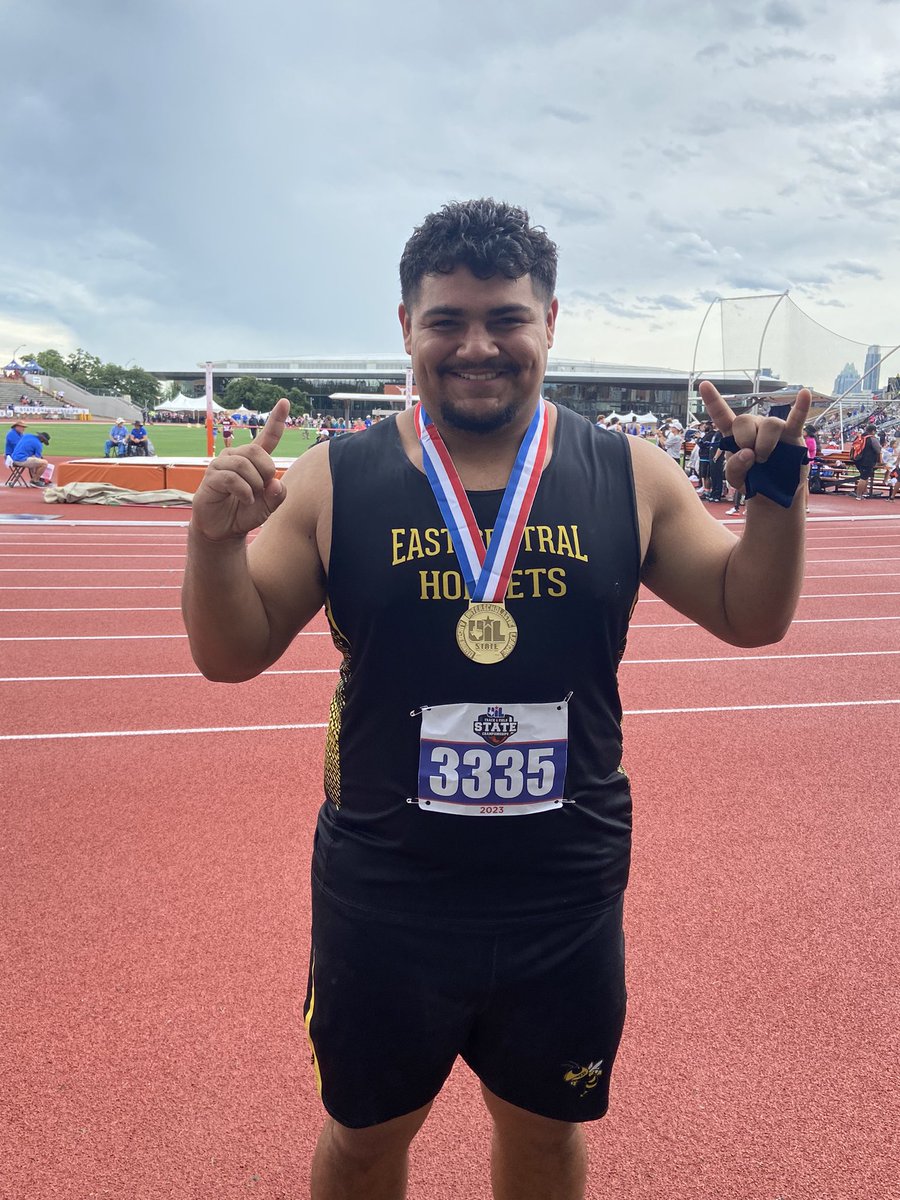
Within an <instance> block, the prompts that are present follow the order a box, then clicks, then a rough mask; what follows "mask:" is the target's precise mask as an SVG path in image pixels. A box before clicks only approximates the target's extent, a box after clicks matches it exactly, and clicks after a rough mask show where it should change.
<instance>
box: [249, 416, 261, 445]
mask: <svg viewBox="0 0 900 1200" xmlns="http://www.w3.org/2000/svg"><path fill="white" fill-rule="evenodd" d="M248 426H249V429H250V436H251V438H253V439H254V440H255V439H256V435H257V434H258V433H259V417H258V416H257V415H256V413H253V415H252V416H251V417H250V421H249V423H248Z"/></svg>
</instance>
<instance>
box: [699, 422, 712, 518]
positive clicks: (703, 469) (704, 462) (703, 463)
mask: <svg viewBox="0 0 900 1200" xmlns="http://www.w3.org/2000/svg"><path fill="white" fill-rule="evenodd" d="M700 429H701V434H702V436H701V438H700V442H699V444H698V449H699V454H698V456H697V464H698V472H697V473H698V474H699V476H700V499H701V500H710V499H711V498H712V456H713V443H714V442H715V440H716V431H715V429H713V427H712V422H710V421H704V422H703V423H702V424H701V426H700Z"/></svg>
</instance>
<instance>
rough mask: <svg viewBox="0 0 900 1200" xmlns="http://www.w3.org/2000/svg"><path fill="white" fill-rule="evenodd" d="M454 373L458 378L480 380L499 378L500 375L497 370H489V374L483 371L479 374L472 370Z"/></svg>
mask: <svg viewBox="0 0 900 1200" xmlns="http://www.w3.org/2000/svg"><path fill="white" fill-rule="evenodd" d="M456 374H457V375H458V376H459V377H460V379H477V380H480V381H482V382H483V381H485V380H490V379H499V377H500V372H499V371H491V372H490V374H486V373H485V374H480V375H476V374H475V373H474V372H472V371H457V372H456Z"/></svg>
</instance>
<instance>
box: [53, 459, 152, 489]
mask: <svg viewBox="0 0 900 1200" xmlns="http://www.w3.org/2000/svg"><path fill="white" fill-rule="evenodd" d="M53 482H54V483H56V484H58V485H60V486H61V485H62V484H64V483H111V484H113V486H114V487H122V488H129V489H130V490H131V491H134V492H154V491H156V490H157V489H159V488H164V487H165V486H166V468H165V467H164V466H163V465H162V464H159V465H157V464H155V463H143V464H141V465H140V466H135V465H133V464H132V463H129V462H117V461H116V460H115V459H110V460H109V462H108V463H85V462H82V463H79V462H68V463H60V464H59V465H58V466H57V468H56V478H55V479H54V480H53Z"/></svg>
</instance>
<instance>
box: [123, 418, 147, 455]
mask: <svg viewBox="0 0 900 1200" xmlns="http://www.w3.org/2000/svg"><path fill="white" fill-rule="evenodd" d="M148 440H149V439H148V438H147V430H146V429H145V428H144V426H143V425H142V424H141V422H140V421H135V422H134V425H133V426H132V429H131V432H130V433H129V434H128V437H127V445H128V453H129V454H147V453H148V447H147V442H148Z"/></svg>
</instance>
